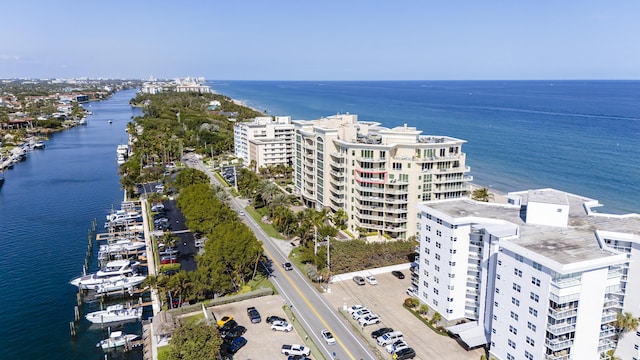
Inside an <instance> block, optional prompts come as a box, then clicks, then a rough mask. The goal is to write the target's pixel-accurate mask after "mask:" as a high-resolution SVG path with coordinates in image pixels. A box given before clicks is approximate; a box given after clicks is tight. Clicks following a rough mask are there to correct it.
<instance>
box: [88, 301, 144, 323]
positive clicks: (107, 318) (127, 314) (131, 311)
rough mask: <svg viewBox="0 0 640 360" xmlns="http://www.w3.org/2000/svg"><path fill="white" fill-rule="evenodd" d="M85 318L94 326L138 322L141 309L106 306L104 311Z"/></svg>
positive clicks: (95, 312)
mask: <svg viewBox="0 0 640 360" xmlns="http://www.w3.org/2000/svg"><path fill="white" fill-rule="evenodd" d="M85 318H86V319H87V320H89V321H90V322H92V323H94V324H108V323H113V322H125V321H131V320H140V319H141V318H142V307H136V308H131V307H126V306H124V305H122V304H118V305H111V306H107V308H106V309H105V310H100V311H94V312H92V313H88V314H87V315H85Z"/></svg>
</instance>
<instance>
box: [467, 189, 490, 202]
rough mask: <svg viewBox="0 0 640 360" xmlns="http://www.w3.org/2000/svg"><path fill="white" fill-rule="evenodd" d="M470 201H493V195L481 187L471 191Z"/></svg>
mask: <svg viewBox="0 0 640 360" xmlns="http://www.w3.org/2000/svg"><path fill="white" fill-rule="evenodd" d="M471 199H473V200H476V201H483V202H489V200H493V194H492V193H490V192H489V189H487V188H486V187H483V188H479V189H475V190H473V192H472V193H471Z"/></svg>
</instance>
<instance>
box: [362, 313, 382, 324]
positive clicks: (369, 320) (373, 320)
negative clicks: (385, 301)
mask: <svg viewBox="0 0 640 360" xmlns="http://www.w3.org/2000/svg"><path fill="white" fill-rule="evenodd" d="M358 322H359V323H360V326H367V325H373V324H378V323H379V322H380V316H378V315H377V314H369V315H366V316H363V317H361V318H360V319H358Z"/></svg>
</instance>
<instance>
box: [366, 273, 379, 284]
mask: <svg viewBox="0 0 640 360" xmlns="http://www.w3.org/2000/svg"><path fill="white" fill-rule="evenodd" d="M365 279H367V282H368V283H369V284H370V285H378V280H376V277H375V276H373V275H369V276H367V277H366V278H365Z"/></svg>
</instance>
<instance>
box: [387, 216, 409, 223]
mask: <svg viewBox="0 0 640 360" xmlns="http://www.w3.org/2000/svg"><path fill="white" fill-rule="evenodd" d="M384 221H386V222H388V223H394V224H402V223H406V222H407V218H403V217H387V216H385V218H384Z"/></svg>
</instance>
